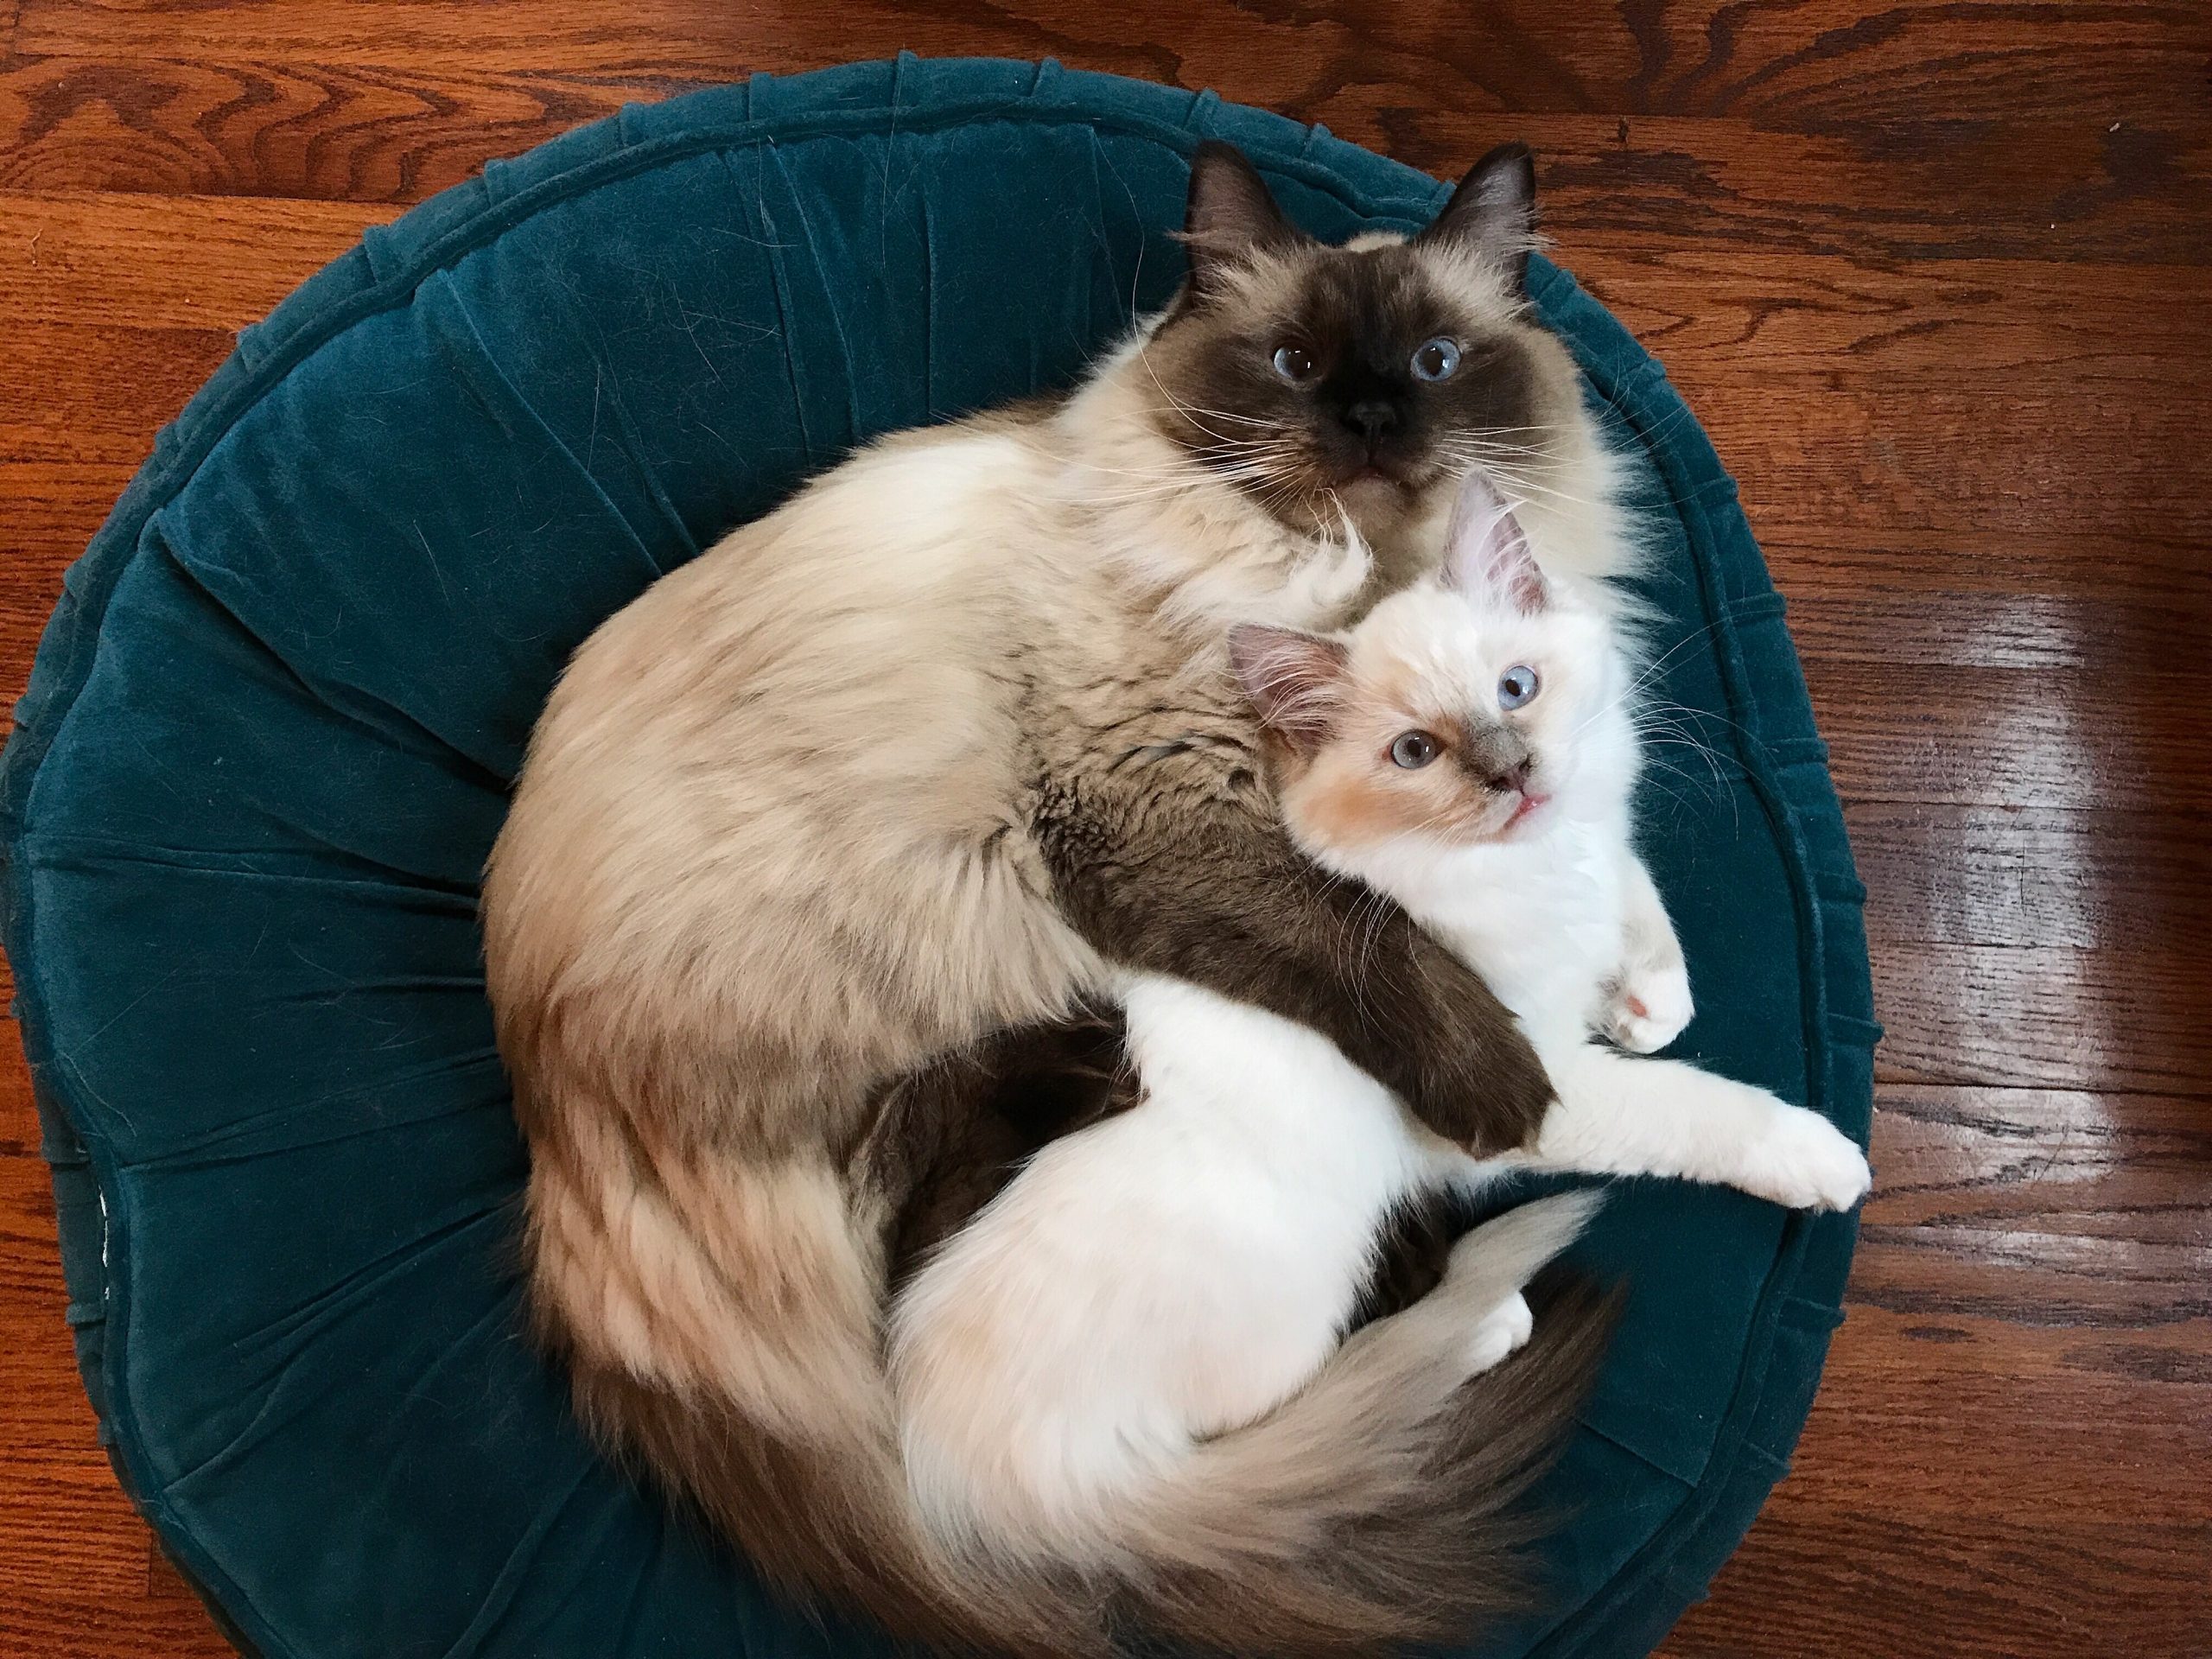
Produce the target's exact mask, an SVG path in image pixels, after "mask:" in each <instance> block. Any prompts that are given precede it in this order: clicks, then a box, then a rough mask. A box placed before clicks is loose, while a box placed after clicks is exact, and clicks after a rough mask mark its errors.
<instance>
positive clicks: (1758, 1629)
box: [1665, 1088, 2212, 1659]
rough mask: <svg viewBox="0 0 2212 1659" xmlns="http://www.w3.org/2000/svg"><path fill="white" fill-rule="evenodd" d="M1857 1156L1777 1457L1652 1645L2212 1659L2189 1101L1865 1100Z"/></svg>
mask: <svg viewBox="0 0 2212 1659" xmlns="http://www.w3.org/2000/svg"><path fill="white" fill-rule="evenodd" d="M1873 1158H1874V1166H1875V1187H1874V1193H1873V1196H1872V1198H1870V1199H1869V1200H1868V1203H1867V1205H1866V1212H1865V1220H1864V1224H1863V1228H1862V1233H1861V1238H1860V1243H1859V1254H1858V1257H1857V1260H1856V1262H1855V1263H1854V1266H1853V1273H1852V1281H1851V1290H1850V1294H1849V1300H1848V1310H1847V1311H1848V1313H1849V1318H1848V1319H1847V1321H1846V1323H1845V1324H1844V1325H1843V1327H1842V1329H1841V1330H1840V1331H1839V1332H1837V1335H1836V1339H1835V1344H1834V1348H1833V1349H1832V1351H1831V1352H1830V1356H1829V1360H1828V1368H1827V1375H1826V1376H1825V1378H1824V1379H1823V1383H1822V1387H1821V1396H1820V1399H1819V1401H1818V1402H1816V1403H1815V1407H1814V1411H1813V1415H1812V1419H1811V1421H1810V1422H1809V1423H1808V1425H1807V1427H1806V1432H1805V1435H1804V1438H1803V1439H1802V1440H1801V1441H1800V1443H1799V1446H1798V1450H1797V1454H1796V1460H1795V1466H1794V1472H1793V1473H1792V1474H1791V1475H1790V1476H1789V1478H1788V1479H1787V1480H1786V1481H1785V1482H1784V1483H1783V1484H1782V1485H1781V1486H1780V1487H1779V1488H1778V1489H1777V1491H1776V1493H1775V1495H1774V1497H1773V1499H1772V1500H1771V1501H1770V1503H1769V1504H1768V1507H1767V1509H1766V1511H1765V1512H1764V1514H1763V1515H1762V1516H1761V1517H1760V1519H1759V1521H1758V1524H1757V1525H1756V1526H1755V1527H1754V1528H1753V1529H1752V1531H1751V1537H1750V1538H1749V1540H1747V1541H1746V1542H1745V1546H1744V1548H1743V1549H1742V1550H1741V1551H1739V1552H1738V1554H1737V1556H1736V1557H1735V1559H1734V1560H1732V1561H1731V1562H1730V1564H1729V1565H1728V1566H1727V1567H1726V1568H1724V1569H1723V1571H1722V1573H1721V1574H1720V1577H1719V1580H1718V1582H1717V1584H1716V1585H1715V1586H1714V1593H1713V1600H1712V1601H1711V1602H1709V1603H1708V1604H1707V1605H1705V1606H1703V1607H1700V1608H1698V1609H1695V1610H1694V1611H1692V1612H1691V1613H1690V1615H1689V1616H1688V1618H1685V1619H1684V1620H1683V1622H1682V1624H1681V1626H1679V1627H1678V1628H1677V1630H1675V1634H1674V1636H1673V1637H1671V1638H1670V1639H1669V1642H1668V1643H1667V1646H1666V1649H1665V1651H1666V1652H1667V1653H1668V1654H1670V1655H1674V1656H1677V1659H1692V1656H1707V1655H1732V1654H1745V1655H1757V1656H1760V1659H1768V1656H1777V1659H1779V1656H1796V1655H1802V1656H1807V1659H1812V1656H1820V1659H1827V1656H1829V1655H1832V1654H1834V1653H1835V1652H1837V1651H1838V1650H1839V1649H1838V1646H1837V1643H1838V1642H1839V1640H1840V1635H1839V1633H1840V1632H1845V1631H1848V1632H1849V1633H1850V1636H1849V1639H1848V1650H1850V1651H1853V1652H1861V1653H1868V1654H1881V1655H1884V1656H1885V1659H1886V1656H1891V1655H1895V1656H1898V1659H1908V1656H1918V1655H1928V1656H1931V1659H1933V1656H1953V1655H1990V1656H1997V1655H2005V1656H2012V1659H2037V1656H2044V1655H2052V1656H2056V1655H2060V1654H2077V1653H2082V1652H2085V1651H2095V1650H2110V1651H2118V1650H2120V1649H2118V1648H2110V1647H2107V1645H2106V1644H2107V1643H2108V1642H2109V1641H2110V1640H2111V1639H2112V1637H2113V1632H2115V1631H2120V1630H2124V1631H2126V1633H2127V1635H2126V1642H2125V1643H2124V1647H2125V1650H2126V1651H2128V1652H2131V1653H2142V1654H2145V1655H2152V1654H2156V1655H2174V1656H2183V1655H2189V1654H2196V1653H2201V1652H2205V1651H2212V1597H2208V1596H2207V1595H2206V1594H2205V1586H2206V1584H2207V1583H2208V1582H2212V1486H2208V1485H2207V1484H2205V1483H2204V1482H2202V1481H2201V1480H2196V1479H2193V1478H2191V1479H2184V1480H2183V1481H2182V1482H2180V1483H2178V1484H2177V1478H2176V1477H2177V1472H2178V1471H2184V1470H2194V1471H2201V1470H2202V1469H2203V1468H2204V1467H2206V1466H2208V1465H2212V1294H2208V1292H2207V1286H2208V1284H2212V1122H2208V1121H2207V1119H2206V1117H2205V1116H2204V1111H2203V1107H2202V1102H2201V1101H2195V1100H2177V1099H2160V1098H2156V1097H2152V1096H2124V1095H2123V1096H2111V1095H2092V1094H2083V1093H2079V1092H2035V1091H2028V1090H2010V1089H1999V1090H1950V1089H1914V1088H1885V1089H1884V1090H1882V1091H1881V1096H1880V1099H1879V1102H1878V1109H1877V1111H1876V1114H1875V1121H1874V1141H1873ZM2023 1445H2026V1446H2032V1448H2033V1450H2032V1454H2031V1455H2028V1456H2021V1455H2018V1452H2019V1449H2020V1447H2021V1446H2023Z"/></svg>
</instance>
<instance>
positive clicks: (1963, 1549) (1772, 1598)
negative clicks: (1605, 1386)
mask: <svg viewBox="0 0 2212 1659" xmlns="http://www.w3.org/2000/svg"><path fill="white" fill-rule="evenodd" d="M1990 1432H1991V1433H1993V1434H2001V1433H2003V1432H2004V1429H2003V1427H2002V1426H1999V1425H1992V1426H1991V1429H1990ZM2089 1478H2094V1471H2090V1475H2089ZM2207 1570H2208V1558H2207V1555H2206V1552H2205V1545H2204V1540H2203V1535H2202V1534H2201V1533H2199V1532H2198V1531H2196V1529H2192V1528H2189V1527H2180V1526H2174V1525H2171V1524H2169V1523H2166V1522H2161V1521H2159V1520H2158V1518H2157V1516H2156V1515H2155V1513H2153V1514H2152V1515H2148V1516H2116V1517H2107V1518H2106V1519H2104V1520H2102V1521H2101V1522H2098V1523H2097V1524H2095V1525H2093V1526H2087V1527H2075V1528H2055V1527H2050V1526H2046V1525H2044V1524H2042V1523H2040V1522H2034V1521H2029V1522H2020V1521H2016V1520H2014V1519H2012V1516H2011V1515H2010V1513H2009V1512H2007V1511H1999V1513H1998V1514H1996V1515H1993V1516H1976V1517H1968V1518H1964V1519H1956V1518H1952V1517H1948V1516H1947V1517H1945V1518H1944V1519H1943V1520H1942V1522H1937V1523H1935V1524H1929V1523H1927V1522H1922V1521H1920V1520H1918V1519H1917V1518H1916V1515H1915V1512H1914V1510H1912V1508H1911V1507H1910V1505H1909V1504H1905V1505H1901V1506H1900V1507H1898V1508H1897V1509H1894V1510H1891V1509H1866V1510H1831V1509H1827V1508H1825V1507H1823V1508H1818V1509H1808V1507H1807V1506H1805V1505H1802V1504H1801V1503H1798V1502H1797V1501H1796V1498H1795V1497H1792V1496H1791V1495H1790V1492H1789V1487H1788V1486H1784V1487H1783V1488H1782V1489H1781V1490H1780V1491H1777V1493H1776V1494H1775V1496H1774V1498H1773V1500H1772V1502H1771V1503H1770V1504H1769V1506H1768V1509H1767V1511H1766V1513H1765V1514H1764V1515H1763V1516H1761V1517H1760V1519H1759V1522H1758V1525H1757V1526H1756V1527H1754V1528H1753V1529H1751V1536H1750V1537H1749V1538H1748V1539H1746V1540H1745V1543H1744V1547H1743V1548H1741V1549H1740V1550H1739V1551H1738V1552H1737V1554H1736V1556H1735V1557H1734V1559H1733V1560H1731V1561H1730V1562H1729V1563H1728V1565H1727V1566H1726V1567H1724V1568H1722V1569H1721V1572H1720V1575H1719V1579H1718V1580H1716V1582H1715V1583H1714V1585H1713V1599H1712V1600H1710V1601H1709V1602H1707V1603H1706V1604H1705V1605H1703V1606H1701V1607H1697V1608H1693V1609H1692V1610H1691V1611H1690V1612H1689V1614H1688V1616H1687V1617H1686V1618H1684V1619H1683V1620H1682V1622H1681V1624H1680V1625H1679V1626H1677V1627H1676V1629H1675V1633H1674V1635H1673V1636H1672V1637H1669V1639H1668V1641H1667V1643H1666V1645H1665V1646H1664V1647H1663V1648H1662V1649H1661V1652H1662V1655H1664V1656H1666V1659H1834V1656H1836V1655H1837V1654H1838V1653H1853V1654H1868V1655H1873V1654H1878V1655H1880V1656H1882V1659H2080V1656H2082V1655H2085V1654H2108V1653H2109V1654H2117V1653H2123V1652H2124V1653H2127V1654H2131V1655H2142V1656H2145V1659H2150V1656H2153V1655H2155V1656H2158V1659H2195V1656H2196V1655H2200V1654H2203V1653H2207V1652H2212V1603H2208V1600H2207V1598H2206V1597H2205V1595H2204V1592H2203V1586H2204V1583H2205V1577H2206V1573H2207Z"/></svg>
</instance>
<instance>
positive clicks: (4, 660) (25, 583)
mask: <svg viewBox="0 0 2212 1659" xmlns="http://www.w3.org/2000/svg"><path fill="white" fill-rule="evenodd" d="M151 445H152V434H151V433H150V432H149V434H148V438H147V447H148V448H151ZM135 471H137V467H136V465H135V464H133V463H130V462H114V461H106V462H54V461H0V550H4V556H0V710H4V709H13V708H14V707H15V704H16V699H17V698H18V697H20V696H22V694H23V687H24V686H25V685H26V684H28V683H29V680H30V672H31V658H32V656H33V655H34V653H35V652H36V651H37V649H38V642H39V639H40V637H41V635H43V634H44V633H45V632H46V624H47V620H48V618H49V617H50V616H52V615H53V613H54V601H56V600H58V599H60V596H61V573H62V572H63V571H64V570H66V569H68V568H69V566H70V564H71V563H73V561H74V560H75V559H76V557H77V556H78V555H79V554H80V553H82V552H83V551H84V550H85V544H86V543H87V542H89V541H90V540H91V539H92V532H93V531H97V530H98V529H99V527H100V524H101V522H102V521H103V520H105V518H106V517H107V514H108V510H109V508H111V507H112V506H113V505H115V501H116V498H117V497H118V496H119V495H121V494H122V493H123V491H124V486H127V485H128V484H129V483H130V475H131V474H132V473H134V472H135Z"/></svg>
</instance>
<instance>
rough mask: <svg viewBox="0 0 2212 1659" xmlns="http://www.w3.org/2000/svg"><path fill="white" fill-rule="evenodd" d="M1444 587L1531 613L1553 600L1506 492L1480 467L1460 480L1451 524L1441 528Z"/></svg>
mask: <svg viewBox="0 0 2212 1659" xmlns="http://www.w3.org/2000/svg"><path fill="white" fill-rule="evenodd" d="M1444 582H1445V585H1446V587H1450V588H1458V589H1459V591H1460V592H1461V593H1463V594H1469V595H1471V596H1472V597H1477V598H1488V599H1492V600H1496V601H1499V602H1500V603H1503V604H1506V605H1510V606H1511V607H1513V608H1514V609H1515V610H1516V611H1521V612H1524V613H1528V614H1529V615H1534V614H1535V613H1537V612H1539V611H1541V610H1543V609H1545V608H1546V607H1548V606H1549V605H1550V603H1551V593H1550V589H1549V588H1548V587H1547V586H1546V584H1545V582H1544V573H1543V570H1542V569H1541V568H1540V567H1539V566H1538V565H1537V563H1536V556H1535V553H1534V552H1533V551H1531V550H1530V549H1529V537H1528V533H1527V532H1526V531H1523V530H1522V528H1521V521H1520V520H1519V519H1518V518H1515V517H1514V516H1513V509H1512V508H1511V507H1510V506H1508V505H1506V502H1505V498H1504V497H1503V496H1502V495H1500V494H1499V493H1497V491H1496V490H1495V489H1493V488H1492V487H1491V482H1490V480H1488V479H1486V478H1484V476H1483V475H1482V474H1480V473H1478V472H1470V473H1469V474H1467V476H1466V477H1465V479H1464V480H1462V481H1461V482H1460V485H1459V499H1458V500H1457V501H1456V502H1455V503H1453V505H1452V527H1451V528H1450V529H1449V530H1447V531H1445V533H1444Z"/></svg>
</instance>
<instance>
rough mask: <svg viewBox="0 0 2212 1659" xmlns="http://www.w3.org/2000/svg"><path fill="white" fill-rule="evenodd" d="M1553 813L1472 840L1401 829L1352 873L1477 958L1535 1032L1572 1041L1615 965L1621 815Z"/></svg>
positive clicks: (1619, 942) (1593, 1014)
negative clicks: (1517, 829)
mask: <svg viewBox="0 0 2212 1659" xmlns="http://www.w3.org/2000/svg"><path fill="white" fill-rule="evenodd" d="M1541 813H1542V814H1559V815H1560V816H1559V817H1556V818H1555V819H1554V821H1553V822H1550V823H1544V822H1542V821H1541V815H1540V817H1539V819H1538V820H1537V821H1536V822H1535V823H1531V824H1530V826H1529V829H1532V830H1534V831H1535V833H1534V834H1526V833H1524V834H1523V835H1522V836H1518V837H1516V838H1515V839H1512V840H1509V841H1504V842H1491V843H1488V844H1485V845H1479V846H1472V847H1438V846H1436V845H1435V844H1434V843H1426V844H1424V843H1421V842H1414V841H1411V840H1408V841H1406V842H1401V843H1399V844H1397V845H1395V846H1392V847H1390V848H1388V849H1382V850H1380V851H1378V852H1376V853H1373V854H1370V855H1363V857H1362V859H1361V861H1360V871H1359V873H1360V874H1362V875H1363V877H1364V878H1365V879H1366V880H1368V881H1369V882H1370V884H1371V885H1373V886H1375V887H1378V888H1380V889H1381V890H1382V891H1383V892H1384V893H1388V894H1389V896H1390V897H1391V898H1393V899H1396V900H1397V901H1398V903H1399V904H1401V905H1402V906H1405V907H1406V909H1407V910H1408V911H1409V912H1412V913H1413V914H1414V915H1415V916H1417V917H1419V918H1421V920H1422V922H1423V923H1424V924H1425V925H1427V926H1428V928H1429V929H1430V930H1431V931H1433V932H1435V933H1437V934H1439V935H1440V936H1441V937H1443V938H1445V939H1446V941H1447V942H1449V943H1450V944H1451V945H1452V948H1453V949H1454V950H1457V951H1458V952H1459V955H1460V956H1462V957H1465V959H1466V960H1467V961H1469V962H1471V963H1475V964H1476V965H1477V966H1478V967H1479V968H1480V969H1482V974H1483V977H1484V980H1486V981H1487V982H1489V984H1490V987H1491V989H1492V990H1493V991H1495V992H1496V993H1497V997H1498V1000H1499V1001H1502V1002H1503V1003H1504V1004H1505V1006H1506V1007H1509V1008H1510V1009H1512V1010H1513V1012H1514V1013H1515V1014H1518V1015H1519V1016H1520V1018H1521V1020H1522V1024H1523V1025H1524V1026H1526V1027H1529V1029H1530V1031H1531V1033H1532V1035H1534V1036H1535V1037H1536V1039H1537V1041H1538V1046H1539V1048H1540V1049H1541V1047H1542V1046H1544V1039H1547V1038H1549V1039H1555V1040H1558V1041H1561V1042H1574V1041H1580V1040H1581V1039H1582V1037H1583V1035H1584V1034H1585V1033H1586V1032H1587V1031H1588V1030H1589V1029H1590V1028H1591V1027H1592V1026H1593V1025H1594V1024H1596V1023H1597V1020H1598V1018H1599V1014H1600V1010H1599V1008H1598V1007H1597V1005H1596V1004H1597V997H1598V995H1599V992H1600V991H1601V989H1602V988H1603V987H1604V986H1605V983H1606V982H1607V980H1608V979H1609V977H1610V976H1611V975H1613V974H1614V973H1615V972H1616V971H1617V970H1618V968H1619V967H1620V965H1621V962H1622V951H1623V938H1624V907H1625V904H1626V900H1627V894H1626V891H1625V888H1626V881H1625V876H1626V872H1627V862H1628V859H1627V856H1626V855H1625V841H1626V835H1625V826H1624V825H1621V824H1618V823H1611V822H1607V821H1605V820H1603V819H1595V818H1588V817H1567V816H1566V814H1565V811H1564V810H1563V809H1562V808H1561V807H1560V806H1559V805H1558V804H1553V805H1550V806H1548V807H1545V808H1543V809H1541Z"/></svg>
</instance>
